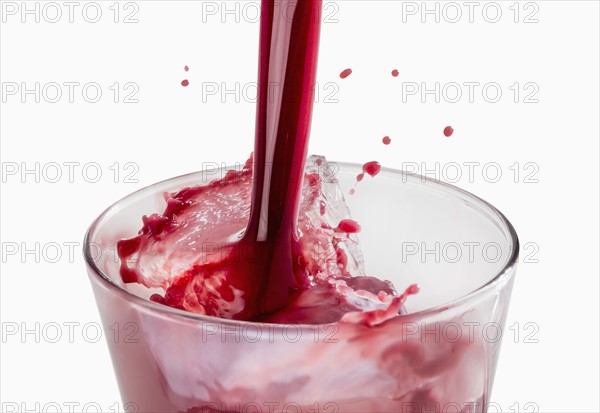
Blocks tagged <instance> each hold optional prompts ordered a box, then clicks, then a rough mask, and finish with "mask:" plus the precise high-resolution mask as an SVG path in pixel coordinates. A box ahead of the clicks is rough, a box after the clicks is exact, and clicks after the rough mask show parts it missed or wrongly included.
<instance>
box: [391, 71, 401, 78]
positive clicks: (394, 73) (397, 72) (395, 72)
mask: <svg viewBox="0 0 600 413" xmlns="http://www.w3.org/2000/svg"><path fill="white" fill-rule="evenodd" d="M399 74H400V72H399V71H398V69H394V70H392V76H394V77H398V75H399Z"/></svg>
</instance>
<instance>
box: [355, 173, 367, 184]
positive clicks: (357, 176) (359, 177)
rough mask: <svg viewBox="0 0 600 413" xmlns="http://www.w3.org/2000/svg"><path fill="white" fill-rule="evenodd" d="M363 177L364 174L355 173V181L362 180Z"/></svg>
mask: <svg viewBox="0 0 600 413" xmlns="http://www.w3.org/2000/svg"><path fill="white" fill-rule="evenodd" d="M364 177H365V174H358V175H356V182H360V181H362V180H363V178H364Z"/></svg>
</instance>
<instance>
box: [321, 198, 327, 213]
mask: <svg viewBox="0 0 600 413" xmlns="http://www.w3.org/2000/svg"><path fill="white" fill-rule="evenodd" d="M326 210H327V204H326V203H325V201H321V202H320V203H319V212H321V215H325V212H326Z"/></svg>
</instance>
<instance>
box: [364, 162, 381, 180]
mask: <svg viewBox="0 0 600 413" xmlns="http://www.w3.org/2000/svg"><path fill="white" fill-rule="evenodd" d="M380 171H381V164H380V163H379V162H377V161H371V162H367V163H366V164H364V165H363V172H364V173H366V174H369V175H371V176H376V175H377V174H378V173H379V172H380Z"/></svg>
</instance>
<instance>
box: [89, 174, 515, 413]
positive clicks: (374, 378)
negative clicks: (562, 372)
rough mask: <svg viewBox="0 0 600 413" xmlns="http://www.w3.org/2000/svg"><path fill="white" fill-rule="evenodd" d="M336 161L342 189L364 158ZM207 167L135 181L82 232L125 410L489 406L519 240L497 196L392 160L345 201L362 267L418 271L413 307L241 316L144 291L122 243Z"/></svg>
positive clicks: (399, 283)
mask: <svg viewBox="0 0 600 413" xmlns="http://www.w3.org/2000/svg"><path fill="white" fill-rule="evenodd" d="M330 165H331V167H332V169H333V170H334V171H335V178H336V179H337V180H338V181H339V184H340V187H341V188H342V191H343V192H344V193H345V194H347V193H348V191H349V190H350V189H351V188H353V187H354V185H355V183H356V176H357V174H359V173H360V172H361V166H359V165H353V164H344V163H330ZM214 172H215V171H210V177H211V178H212V177H214V176H215V175H214ZM220 172H221V173H224V172H225V170H223V171H220ZM208 175H209V173H208V172H198V173H193V174H190V175H185V176H181V177H178V178H173V179H169V180H167V181H164V182H160V183H157V184H155V185H152V186H149V187H147V188H144V189H142V190H140V191H138V192H135V193H133V194H131V195H129V196H127V197H125V198H124V199H122V200H120V201H118V202H117V203H115V204H114V205H113V206H111V207H110V208H108V209H107V210H106V211H105V212H104V213H103V214H102V215H101V216H100V217H99V218H98V219H97V220H96V221H95V222H94V223H93V225H92V226H91V228H90V229H89V231H88V233H87V235H86V240H85V247H84V248H85V256H86V261H87V268H88V273H89V277H90V280H91V283H92V287H93V291H94V294H95V297H96V302H97V304H98V309H99V311H100V315H101V318H102V322H103V325H104V328H105V331H106V332H107V334H106V337H107V340H108V346H109V349H110V354H111V357H112V362H113V366H114V369H115V373H116V376H117V380H118V383H119V387H120V391H121V397H122V399H123V403H124V406H125V407H126V409H128V411H137V412H224V411H227V412H231V411H233V412H300V411H301V412H313V413H315V412H411V413H415V412H421V411H439V412H485V411H486V406H487V404H488V403H489V397H490V392H491V389H492V383H493V378H494V373H495V369H496V363H497V361H498V354H499V350H500V344H501V339H502V331H503V328H504V324H505V318H506V313H507V309H508V305H509V300H510V294H511V289H512V284H513V279H514V274H515V270H516V263H517V257H518V250H519V247H518V239H517V235H516V233H515V231H514V229H513V227H512V225H511V224H510V223H509V222H508V220H507V219H506V218H505V217H504V216H503V215H502V214H501V213H500V212H498V211H497V210H496V209H495V208H494V207H493V206H491V205H490V204H488V203H487V202H485V201H483V200H481V199H479V198H477V197H476V196H474V195H472V194H469V193H467V192H465V191H463V190H461V189H458V188H456V187H453V186H451V185H447V184H444V183H440V182H435V181H433V180H430V179H426V178H424V177H421V176H418V175H412V174H407V173H404V172H401V171H395V170H391V169H385V168H384V169H383V170H382V171H381V173H380V174H379V175H378V176H376V177H375V178H370V177H367V178H365V180H364V181H362V182H361V183H360V184H358V186H357V188H356V193H355V194H354V195H353V196H348V195H347V196H346V201H347V204H348V206H349V208H350V210H351V212H352V214H353V218H354V219H356V220H357V221H358V222H360V224H361V226H362V232H361V233H360V234H359V238H360V243H361V248H362V252H363V256H364V259H365V266H366V269H367V274H368V275H373V276H377V277H379V278H383V279H387V280H390V281H392V282H393V283H394V284H395V285H396V287H397V289H398V290H399V291H403V290H404V289H405V288H406V287H407V286H408V285H410V284H414V283H417V284H419V286H420V288H421V291H420V293H419V294H417V295H414V296H411V297H409V299H408V301H407V303H406V305H405V310H406V313H405V314H404V313H403V314H402V315H399V316H398V317H395V318H393V319H391V320H389V321H387V322H384V323H383V324H380V325H378V326H375V327H366V326H362V325H355V324H349V323H333V324H325V325H318V326H316V325H281V324H262V323H252V322H238V321H231V320H224V319H219V318H214V317H208V316H202V315H197V314H192V313H187V312H184V311H181V310H177V309H174V308H170V307H166V306H163V305H161V304H157V303H155V302H152V301H149V300H148V297H149V296H150V295H151V294H152V293H153V291H149V290H148V289H146V288H144V287H141V286H139V285H131V284H130V285H127V286H125V285H124V284H123V283H122V282H121V279H120V276H119V260H118V258H117V257H116V254H115V249H114V246H115V243H116V242H117V241H118V240H120V239H122V238H129V237H132V236H134V235H136V234H137V231H138V229H139V228H140V224H141V217H142V215H149V214H151V213H154V212H162V211H163V210H164V207H165V201H164V198H163V193H164V192H173V191H176V190H179V189H182V188H184V187H188V186H195V185H198V184H202V183H205V182H207V179H208V177H209V176H208Z"/></svg>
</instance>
